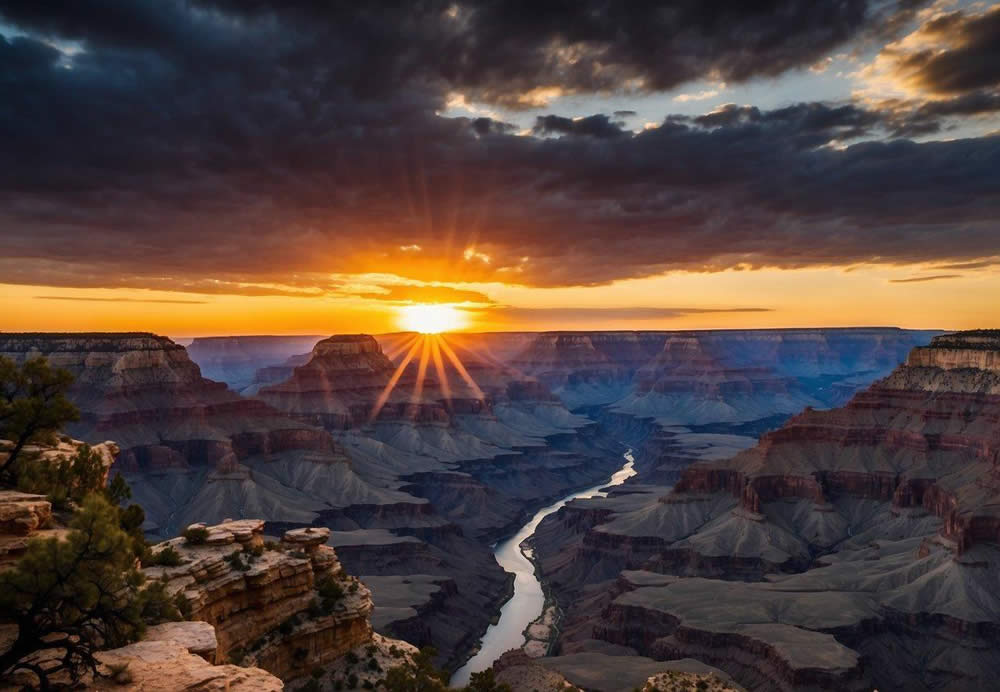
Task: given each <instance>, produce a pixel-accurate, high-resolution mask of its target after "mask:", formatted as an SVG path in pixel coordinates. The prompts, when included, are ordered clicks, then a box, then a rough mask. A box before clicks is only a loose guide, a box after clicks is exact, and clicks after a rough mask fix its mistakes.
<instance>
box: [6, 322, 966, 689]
mask: <svg viewBox="0 0 1000 692" xmlns="http://www.w3.org/2000/svg"><path fill="white" fill-rule="evenodd" d="M932 335H933V334H932V333H930V332H920V331H906V330H899V329H892V328H863V329H815V330H759V331H731V332H728V331H720V332H554V333H502V334H500V333H497V334H464V333H458V334H448V335H444V336H442V337H423V336H418V335H415V334H406V333H404V334H390V335H380V336H377V337H371V336H365V335H337V336H334V337H330V338H326V339H319V340H317V341H316V343H314V344H313V345H312V347H311V348H309V342H311V341H312V340H313V337H303V338H302V339H303V340H302V341H297V340H294V339H287V340H286V339H284V338H282V337H274V338H268V339H264V340H261V339H250V338H248V337H228V338H224V339H221V338H220V339H207V340H202V339H199V340H197V341H196V342H193V343H192V344H191V345H190V351H188V350H186V349H185V348H184V347H182V346H181V345H179V344H177V343H175V342H173V341H171V340H170V339H167V338H166V337H160V336H156V335H152V334H141V333H135V334H0V355H6V356H8V357H12V358H14V359H15V360H24V359H25V358H28V357H31V356H34V355H44V356H46V357H48V358H49V359H50V360H52V361H53V363H54V364H56V365H59V366H61V367H65V368H67V369H69V370H70V371H71V372H73V373H74V375H75V376H76V378H77V382H76V384H75V385H74V389H73V391H72V398H73V399H74V401H75V402H76V403H77V405H78V406H79V408H80V409H81V413H82V415H81V420H80V421H79V422H78V423H75V424H73V425H71V426H70V428H69V432H70V434H72V435H74V436H75V437H79V438H80V439H83V440H87V441H95V442H97V441H103V440H106V439H112V440H115V441H116V443H117V444H118V445H119V446H120V448H121V452H120V454H119V455H118V458H117V461H116V462H115V466H114V468H113V473H121V474H122V475H123V476H124V477H125V478H126V480H128V482H129V483H130V485H131V486H132V488H133V491H134V499H135V501H137V502H139V503H140V504H142V505H143V506H144V507H145V508H146V512H147V517H148V522H147V525H146V526H145V529H146V530H147V533H148V535H149V536H151V537H155V538H160V539H162V538H167V537H169V536H173V535H176V534H177V533H179V532H180V531H181V530H183V529H184V528H185V527H186V526H188V525H189V524H191V523H195V522H206V524H208V525H219V524H223V523H225V522H226V521H227V520H230V519H231V518H232V519H233V520H241V519H265V520H266V522H267V523H266V528H265V531H266V532H268V533H273V534H277V535H280V534H281V533H282V532H284V531H288V530H295V529H300V528H306V527H312V528H314V529H317V530H321V529H322V530H329V535H328V537H327V538H325V539H324V542H325V543H326V544H327V545H329V546H330V547H332V548H333V549H335V550H336V553H337V556H338V559H339V560H340V562H342V563H343V565H344V567H345V569H346V570H347V571H348V572H350V573H351V574H355V575H358V576H359V577H360V578H361V580H362V582H363V583H365V584H368V585H369V586H370V588H371V590H372V593H373V601H374V603H375V609H374V611H373V613H372V615H371V619H372V622H373V624H374V627H375V629H376V630H377V631H378V632H380V633H381V634H384V635H386V636H393V637H399V638H402V639H405V640H407V641H409V642H410V643H411V644H415V645H417V646H423V645H425V644H433V645H434V646H435V647H436V648H437V649H438V651H439V658H438V663H439V664H440V665H442V666H444V667H446V668H448V669H452V670H453V669H454V668H457V667H458V666H459V665H460V664H461V663H462V662H463V661H464V660H465V659H466V658H467V657H468V656H469V655H470V653H471V652H472V651H474V649H475V647H476V645H477V642H478V639H479V637H480V636H481V635H482V634H483V632H484V631H485V630H486V628H487V626H488V625H489V622H490V620H491V618H492V617H493V615H494V613H496V612H497V611H498V610H499V607H500V605H501V604H502V603H503V602H504V600H505V599H506V598H507V596H508V595H509V593H510V576H509V575H507V574H505V573H504V572H503V571H502V570H501V569H500V567H499V566H498V565H497V563H496V561H495V560H494V558H493V554H492V550H491V547H490V546H491V544H492V543H493V542H495V541H497V540H499V539H501V538H504V537H506V536H508V535H511V534H513V533H514V532H515V531H516V530H517V528H518V527H519V526H521V525H522V524H523V523H524V522H525V521H527V519H528V518H529V517H530V516H531V515H532V514H533V513H534V511H535V510H537V509H539V508H540V507H543V506H545V505H547V504H550V503H551V502H553V501H555V500H556V499H558V498H560V497H563V496H565V495H567V494H568V493H570V492H572V491H574V490H576V489H579V488H585V487H590V486H593V485H595V484H598V483H602V482H605V481H606V480H607V479H608V477H609V476H610V475H611V473H612V472H613V471H614V470H615V469H617V468H618V467H619V466H620V464H621V455H622V453H623V452H624V451H625V450H626V449H628V448H629V447H632V448H633V449H635V450H636V456H635V459H636V461H635V468H636V470H637V471H638V472H639V474H638V476H636V477H635V478H634V479H630V481H629V482H628V483H626V484H625V485H623V486H621V488H619V489H616V490H615V491H614V492H612V493H610V495H609V497H608V498H607V499H605V500H586V501H578V502H573V503H571V504H570V505H569V506H567V507H566V508H565V509H564V510H562V511H560V512H559V513H558V514H557V515H553V517H550V518H549V519H547V520H546V521H545V522H543V523H542V530H540V531H539V533H538V535H537V536H536V538H535V545H536V549H537V551H538V553H537V555H538V559H539V560H540V564H541V565H542V567H543V571H544V573H545V575H546V580H547V583H548V580H549V579H551V582H550V585H551V586H552V588H553V589H554V590H553V593H554V594H556V595H557V596H558V599H559V604H560V607H561V608H563V609H564V610H565V616H564V617H563V620H562V625H561V630H560V631H561V632H562V634H561V637H560V646H562V647H567V646H568V645H569V644H568V640H567V637H568V636H570V635H571V634H572V632H574V631H576V630H574V627H576V628H577V629H580V628H584V629H585V628H586V627H588V626H590V625H574V623H582V622H585V621H586V622H589V620H588V618H589V615H588V614H587V613H589V612H590V611H586V613H584V611H579V612H578V609H576V608H571V607H570V606H569V603H570V601H569V600H567V598H570V597H572V598H574V599H575V598H576V597H577V596H578V592H579V591H585V590H586V589H588V588H590V587H591V585H592V584H594V583H598V582H599V583H601V584H606V583H615V584H617V583H618V581H619V577H620V574H621V572H622V570H623V569H625V568H626V567H630V565H625V564H619V563H620V562H621V561H620V560H619V559H618V558H619V556H618V555H612V556H611V557H607V556H604V555H603V554H601V555H599V556H597V557H592V556H589V555H588V556H587V557H584V558H581V559H580V562H579V565H577V566H575V567H574V568H573V569H571V570H569V572H572V574H570V573H569V572H565V571H562V572H561V571H560V570H559V569H557V568H556V567H553V566H552V565H553V561H558V560H559V559H560V556H565V555H566V554H567V551H571V550H572V549H574V547H575V544H576V542H577V540H578V539H580V540H582V539H584V538H585V539H586V540H587V541H594V542H599V541H600V540H601V539H600V536H598V534H599V533H600V532H598V531H595V530H594V529H595V527H596V526H598V524H600V523H601V522H603V521H605V520H607V519H609V518H611V517H612V516H617V514H620V513H623V512H626V511H628V510H629V509H630V508H633V507H634V508H642V507H643V506H645V505H646V504H649V503H652V502H657V499H658V498H659V497H661V496H662V495H664V494H666V492H667V489H668V487H669V486H670V485H673V484H675V483H677V482H678V480H679V479H680V478H681V477H682V474H683V473H684V470H685V469H686V467H687V466H689V465H691V464H693V463H696V462H704V463H708V464H711V463H712V462H713V461H714V460H720V459H725V458H728V457H730V456H732V455H733V454H736V453H738V452H741V450H745V449H748V448H751V447H752V446H753V445H754V444H755V443H756V438H757V436H758V435H759V434H760V433H761V432H764V431H766V430H770V429H773V428H776V427H778V426H779V425H781V423H782V422H784V420H785V419H787V418H788V417H789V416H791V415H793V414H795V413H798V412H799V411H801V410H802V409H803V408H804V407H807V406H812V407H816V408H820V407H826V406H834V405H839V404H841V403H843V402H844V401H845V400H846V399H848V398H850V397H851V396H852V395H853V394H854V393H855V392H856V391H858V390H859V389H863V388H864V387H865V386H867V385H868V384H869V383H870V382H872V381H874V380H876V379H877V378H879V377H883V376H885V375H887V374H888V373H889V372H890V371H892V369H893V368H894V367H895V366H896V365H897V364H898V363H900V362H902V361H903V360H904V358H905V357H906V354H907V353H908V352H909V351H910V350H911V348H913V347H914V346H917V345H921V344H925V343H927V341H929V340H930V338H931V336H932ZM248 339H249V340H248ZM199 342H200V343H199ZM262 342H266V346H267V347H266V348H263V347H261V346H260V344H261V343H262ZM300 348H302V349H305V350H302V351H301V352H297V351H298V350H299V349H300ZM449 351H450V354H449ZM451 356H454V359H453V358H452V357H451ZM407 358H409V360H407ZM196 361H197V362H196ZM421 363H423V365H422V364H421ZM251 368H253V374H252V375H251V374H250V369H251ZM208 372H211V373H212V374H214V375H215V376H216V377H218V378H220V380H219V381H217V380H215V379H209V378H208V377H206V376H205V375H204V373H208ZM390 384H391V385H392V386H391V387H390V386H389V385H390ZM733 482H734V483H735V482H736V481H733ZM735 501H736V500H735V499H733V498H732V496H731V494H730V495H726V496H723V495H722V494H719V498H718V499H717V500H713V501H710V502H707V503H703V504H697V503H693V504H697V506H698V507H699V508H701V509H700V510H699V511H703V512H704V513H706V514H711V513H712V512H722V511H723V505H725V504H726V503H727V502H735ZM713 503H714V504H713ZM716 505H717V506H716ZM748 511H749V510H748ZM556 520H558V522H559V526H560V527H561V528H560V531H562V527H563V526H564V525H567V524H569V525H571V530H572V538H566V537H565V536H562V537H560V538H559V539H558V545H553V543H554V540H553V539H552V536H549V537H547V534H546V531H545V530H544V529H546V527H547V526H549V525H550V524H552V523H553V522H554V521H556ZM685 521H690V520H685ZM660 528H661V529H663V530H664V532H665V529H666V527H660ZM969 530H970V531H973V532H974V531H975V530H979V529H975V530H973V529H969ZM595 536H597V537H595ZM643 540H645V539H643ZM654 540H659V538H658V537H657V538H655V539H654ZM647 549H648V547H647V546H645V544H644V543H643V541H641V540H636V541H634V545H633V544H630V543H629V542H628V541H622V542H621V543H620V544H618V545H615V546H609V547H608V550H609V551H610V552H615V551H618V552H628V553H629V554H630V555H631V554H632V552H635V553H636V554H639V553H641V552H642V551H643V550H647ZM598 553H599V551H598ZM689 554H690V555H695V553H693V552H690V553H689ZM594 555H597V553H595V554H594ZM795 557H796V558H800V556H799V555H798V553H795ZM671 559H673V558H671ZM801 559H804V558H801ZM690 560H692V561H694V562H702V563H705V564H709V563H712V562H713V560H715V562H718V560H716V558H714V557H713V556H697V557H691V558H690ZM668 561H669V560H668V559H667V558H664V564H666V562H668ZM784 562H787V560H785V561H783V560H782V559H781V556H779V555H776V554H775V555H772V553H771V552H767V554H766V555H764V556H763V557H761V558H760V559H757V560H756V562H755V561H754V560H753V559H751V558H747V560H746V565H745V567H744V568H743V569H745V570H746V573H747V575H756V574H759V573H760V572H761V570H762V569H764V568H766V567H767V566H768V565H770V564H772V563H773V564H776V565H782V566H783V568H787V567H789V566H790V565H792V564H793V563H794V561H793V562H789V563H788V564H787V565H785V564H784ZM717 569H719V570H720V571H724V570H726V569H730V567H729V566H726V567H722V566H719V567H717ZM581 571H585V572H586V574H584V575H582V576H581V574H580V572H581ZM564 572H565V573H564ZM549 575H551V577H550V576H549ZM595 580H596V581H595ZM630 583H631V582H630ZM616 588H619V587H616ZM607 593H611V591H605V590H601V591H599V592H596V593H595V594H594V595H593V598H594V599H596V600H597V601H601V600H602V599H603V598H605V596H606V594H607ZM581 598H582V596H581ZM580 613H584V614H583V615H581V614H580ZM609 637H610V635H609ZM564 640H565V641H564ZM606 644H607V643H606V642H604V643H602V644H600V645H598V646H604V645H606ZM632 645H633V644H629V646H632ZM581 646H582V645H581ZM588 646H590V645H588ZM621 649H622V650H624V649H625V646H622V647H621ZM567 650H568V649H567ZM580 650H581V651H582V650H584V649H582V648H581V649H580ZM602 651H604V653H605V655H607V656H608V657H609V658H608V659H607V660H608V661H611V660H613V659H614V658H615V656H617V655H618V654H617V653H607V651H606V650H602ZM616 651H618V650H616ZM634 653H635V652H634V651H633V652H631V653H630V654H629V655H634ZM642 653H644V654H646V655H649V654H650V653H652V652H651V651H649V650H646V651H643V652H642ZM620 658H624V657H620ZM654 658H656V657H654ZM570 680H571V682H573V679H572V678H570Z"/></svg>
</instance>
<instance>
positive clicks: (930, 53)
mask: <svg viewBox="0 0 1000 692" xmlns="http://www.w3.org/2000/svg"><path fill="white" fill-rule="evenodd" d="M920 35H921V36H924V37H927V38H928V39H932V40H933V39H938V40H939V41H940V42H941V43H943V44H945V48H946V49H945V50H941V49H939V48H931V47H927V48H922V49H919V50H916V51H914V52H911V53H908V54H905V55H903V56H901V57H900V58H899V60H898V70H899V71H900V72H901V73H903V74H905V75H907V76H908V79H910V80H911V81H913V82H915V83H917V84H919V85H920V86H922V87H924V88H926V89H928V90H930V91H934V92H938V93H943V94H955V93H962V92H967V91H972V90H976V89H983V88H986V87H996V86H997V85H1000V50H998V48H997V46H1000V7H993V8H991V9H989V10H987V11H985V12H983V13H982V14H966V13H964V12H962V11H955V12H951V13H948V14H944V15H941V16H938V17H936V18H934V19H932V20H931V21H929V22H927V23H926V24H924V25H923V27H921V31H920Z"/></svg>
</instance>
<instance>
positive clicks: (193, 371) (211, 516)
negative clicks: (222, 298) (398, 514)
mask: <svg viewBox="0 0 1000 692" xmlns="http://www.w3.org/2000/svg"><path fill="white" fill-rule="evenodd" d="M0 354H2V355H6V356H8V357H12V358H13V359H14V360H16V361H23V360H25V359H27V358H31V357H35V356H45V357H46V358H48V359H49V360H50V361H51V362H52V363H53V364H54V365H56V366H58V367H62V368H65V369H67V370H69V371H70V372H71V373H72V374H73V375H74V377H75V382H74V384H73V386H72V389H71V390H70V393H69V396H70V398H71V399H72V400H73V402H74V403H75V404H76V405H77V406H78V407H79V409H80V412H81V416H80V422H79V423H75V424H72V425H70V426H69V428H68V429H69V432H71V433H72V434H74V435H76V436H78V437H80V438H82V439H83V440H86V441H88V442H100V441H102V440H104V439H107V438H112V439H115V440H116V441H118V444H119V446H120V447H121V454H120V455H118V460H117V462H116V467H115V468H116V470H117V471H119V472H121V473H122V474H123V475H124V476H125V477H126V479H127V480H128V482H129V484H130V485H131V486H132V489H133V493H134V496H135V499H136V501H138V502H139V503H140V504H142V505H143V507H144V508H145V510H146V515H147V519H148V524H147V526H146V528H147V530H148V531H149V532H151V533H153V534H155V535H159V536H164V535H171V534H174V533H177V532H178V531H179V530H180V529H181V528H183V527H184V526H186V525H187V524H189V523H191V522H192V521H195V520H198V519H205V520H207V521H210V522H217V521H221V520H222V519H224V518H226V517H229V516H237V517H239V516H244V517H245V516H253V515H260V516H264V517H267V518H268V519H269V520H273V521H284V522H293V523H294V522H297V523H300V524H301V523H305V524H308V523H310V522H312V521H314V520H315V519H316V518H317V517H318V516H319V514H320V513H321V512H324V511H335V510H340V509H343V508H346V507H351V506H354V505H358V504H365V505H370V504H373V503H375V504H378V503H383V502H400V501H403V502H405V501H407V500H410V501H413V498H410V497H408V496H405V495H403V494H401V493H393V492H391V491H385V490H383V489H381V488H378V487H376V486H373V485H370V484H369V483H367V482H366V481H364V480H363V479H361V478H360V477H358V476H357V474H356V473H355V472H354V470H353V468H352V467H351V464H350V461H349V459H348V458H347V456H346V455H345V453H344V451H343V449H342V448H341V447H340V446H339V445H338V444H337V443H336V442H335V441H334V439H333V437H332V436H331V435H330V434H329V433H328V432H326V431H324V430H323V429H322V428H319V427H316V426H311V425H307V424H304V423H302V422H300V421H296V420H293V419H292V418H291V417H289V416H287V415H286V414H284V413H282V412H280V411H277V410H275V409H274V408H272V407H270V406H268V405H267V404H265V403H264V402H262V401H260V400H256V399H249V398H245V397H241V396H240V395H238V394H236V393H235V392H232V391H230V390H229V389H228V388H227V387H226V385H225V384H223V383H221V382H215V381H213V380H209V379H207V378H205V377H202V375H201V371H200V370H199V368H198V366H197V365H195V364H194V363H193V362H192V361H191V359H190V358H189V357H188V355H187V352H186V351H185V349H184V347H182V346H179V345H178V344H176V343H174V342H173V341H171V340H170V339H168V338H166V337H161V336H156V335H153V334H143V333H124V334H4V335H2V336H0ZM303 488H307V489H309V490H312V491H313V492H307V490H304V489H303Z"/></svg>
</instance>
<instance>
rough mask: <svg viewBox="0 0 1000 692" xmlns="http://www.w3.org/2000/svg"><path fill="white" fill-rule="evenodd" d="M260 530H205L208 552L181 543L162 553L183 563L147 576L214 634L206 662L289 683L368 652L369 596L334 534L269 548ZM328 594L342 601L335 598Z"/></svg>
mask: <svg viewBox="0 0 1000 692" xmlns="http://www.w3.org/2000/svg"><path fill="white" fill-rule="evenodd" d="M263 527H264V522H263V521H261V520H240V521H231V522H224V523H222V524H218V525H215V526H211V527H205V526H203V525H202V528H205V529H206V530H207V532H208V537H207V540H206V541H205V544H204V545H192V544H191V543H190V542H189V541H188V540H186V539H184V538H176V539H172V540H170V541H166V542H164V543H161V544H160V545H159V546H158V547H157V548H156V549H155V550H156V551H159V550H164V549H166V548H167V547H168V546H170V547H172V548H174V549H175V550H177V551H178V552H179V553H180V555H181V557H182V559H183V560H184V564H182V565H180V566H177V567H148V568H146V569H145V570H144V572H145V573H146V574H147V576H148V577H149V578H151V579H158V580H162V581H165V582H166V585H167V590H168V592H170V593H171V594H180V595H181V596H182V597H183V599H185V601H186V602H187V604H188V608H189V615H188V618H189V619H191V620H195V621H202V622H206V623H208V624H209V625H211V626H212V627H213V628H214V632H215V637H216V641H217V647H216V649H215V651H214V652H212V653H207V652H204V651H203V652H202V653H203V655H205V656H206V657H207V658H209V660H210V662H212V663H226V662H235V663H239V664H241V665H252V666H257V667H259V668H263V669H264V670H267V671H268V672H270V673H272V674H274V675H276V676H277V677H279V678H282V679H284V680H292V679H295V678H299V677H304V676H306V675H308V674H309V673H310V672H311V671H312V670H314V669H315V668H317V667H320V668H322V667H324V666H328V665H329V664H331V663H333V662H335V661H337V660H339V659H341V658H342V657H343V656H345V655H346V654H347V653H348V652H349V651H352V650H354V649H358V648H360V647H363V646H367V645H369V644H371V643H372V637H373V634H372V628H371V624H370V623H369V616H370V615H371V612H372V607H373V606H372V600H371V593H370V592H369V591H368V589H367V588H366V587H365V586H364V584H362V583H361V582H360V581H359V580H357V579H356V578H354V577H351V576H348V575H347V574H346V573H344V571H343V570H342V569H341V567H340V562H339V560H338V559H337V554H336V552H335V551H334V549H333V548H330V547H329V546H327V545H325V543H326V541H327V539H328V538H329V536H330V530H329V529H325V528H303V529H295V530H289V531H286V532H285V534H284V537H283V538H282V541H281V544H280V545H275V546H273V547H272V546H267V548H266V549H265V544H264V540H263V538H262V531H263ZM331 585H333V586H331ZM329 589H335V590H336V591H337V592H338V594H339V596H337V597H335V598H334V597H330V596H329V595H328V594H329ZM325 599H330V600H332V601H334V602H332V603H330V604H329V605H327V604H326V601H325ZM390 643H395V644H398V645H399V646H400V647H402V648H403V649H405V650H406V651H411V650H412V648H411V647H410V646H409V645H407V644H404V643H402V642H390ZM204 648H206V649H207V647H204Z"/></svg>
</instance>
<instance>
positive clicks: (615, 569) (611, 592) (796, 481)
mask: <svg viewBox="0 0 1000 692" xmlns="http://www.w3.org/2000/svg"><path fill="white" fill-rule="evenodd" d="M998 335H1000V332H983V331H979V332H968V333H962V332H960V333H958V334H950V335H943V336H939V337H936V338H934V339H933V341H932V342H931V343H930V345H929V346H926V347H918V348H915V349H913V350H912V352H911V353H910V355H909V357H908V358H907V360H906V362H905V363H904V364H903V365H900V366H899V367H897V368H896V369H895V370H894V371H893V372H892V373H891V374H890V375H888V376H887V377H885V378H883V379H881V380H879V381H877V382H876V383H874V384H873V385H871V386H870V387H869V388H868V389H866V390H865V391H863V392H861V393H859V394H857V395H856V396H855V397H854V398H853V399H852V400H851V401H850V402H849V403H848V404H846V405H845V406H843V407H841V408H837V409H832V410H828V411H819V410H806V411H805V412H803V413H801V414H799V415H797V416H794V417H793V418H792V419H791V420H789V421H788V422H787V423H786V424H785V425H784V426H782V427H781V428H780V429H778V430H776V431H774V432H770V433H767V434H765V435H764V436H763V438H762V439H761V441H760V443H759V444H758V445H757V446H755V447H753V448H751V449H748V450H746V451H744V452H742V453H739V454H737V455H735V456H734V457H732V458H731V459H727V460H707V461H701V462H698V463H695V464H693V465H691V466H690V467H689V468H687V469H686V470H684V471H682V472H681V475H680V480H679V482H678V483H677V484H676V486H675V487H674V488H673V489H672V490H669V489H666V488H650V487H646V488H643V487H641V486H636V487H633V488H632V489H631V492H630V493H629V494H627V495H626V494H624V493H622V494H620V495H619V496H613V497H612V498H609V499H608V500H595V501H591V502H589V503H581V504H580V505H577V506H575V507H574V506H570V507H567V508H565V509H564V510H563V511H561V512H560V513H558V515H556V516H553V517H551V518H549V519H547V520H546V521H545V522H543V524H542V526H541V528H540V529H539V532H538V536H537V538H536V544H535V545H536V552H537V553H538V554H539V555H540V556H541V560H542V570H543V572H544V573H545V574H546V575H547V576H548V577H549V579H550V584H552V585H553V586H554V588H555V589H556V591H557V593H559V595H560V600H561V602H563V603H564V604H566V606H567V608H568V610H569V612H570V615H569V617H568V622H569V624H568V625H567V626H566V627H565V628H564V631H563V638H562V645H563V650H564V651H566V650H575V649H577V648H579V647H581V646H584V645H585V643H586V642H587V641H588V640H590V639H591V638H592V637H597V638H599V639H601V640H605V641H608V642H612V643H614V644H616V645H625V646H629V647H633V648H635V649H636V650H638V651H639V652H641V653H643V654H644V655H647V656H651V657H653V658H661V659H672V658H677V657H683V656H691V657H695V658H698V659H700V660H702V661H704V662H706V663H709V664H712V665H717V666H719V667H721V668H723V669H724V670H726V671H727V672H728V673H730V674H731V675H733V676H734V678H736V680H737V681H738V682H741V683H742V684H744V685H747V686H763V687H764V688H768V689H771V688H774V689H786V688H787V689H802V688H808V689H859V690H860V689H872V688H873V687H877V688H878V689H900V690H902V689H906V690H928V689H937V688H941V687H944V688H947V689H957V690H974V689H983V688H984V687H989V686H990V684H991V682H990V681H992V680H994V679H995V678H996V676H997V675H998V674H1000V656H998V655H997V653H996V651H997V646H996V645H997V643H1000V642H998V641H997V638H998V637H1000V599H998V596H997V592H996V589H995V587H994V586H993V584H995V581H996V579H997V575H998V574H1000V548H998V543H1000V513H998V511H997V507H1000V483H998V482H997V481H996V478H997V476H998V471H997V468H998V466H1000V372H998V370H997V367H996V365H997V363H998V362H1000V361H998V360H997V357H998V355H1000V338H998ZM628 570H640V571H633V572H629V571H628ZM597 582H603V583H604V586H602V587H601V588H595V587H594V584H595V583H597ZM598 594H599V595H598Z"/></svg>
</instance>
